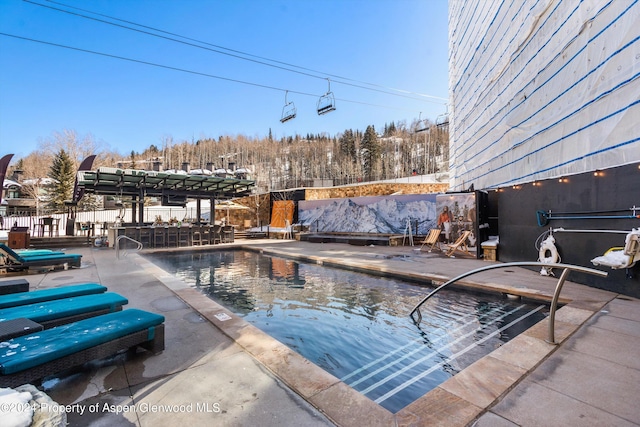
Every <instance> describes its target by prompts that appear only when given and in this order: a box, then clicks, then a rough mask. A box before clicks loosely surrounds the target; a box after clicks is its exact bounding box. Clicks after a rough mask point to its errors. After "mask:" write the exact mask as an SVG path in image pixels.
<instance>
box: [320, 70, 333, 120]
mask: <svg viewBox="0 0 640 427" xmlns="http://www.w3.org/2000/svg"><path fill="white" fill-rule="evenodd" d="M327 82H329V90H328V91H327V93H325V94H324V95H322V96H321V97H320V99H318V105H317V107H318V115H319V116H321V115H323V114H327V113H330V112H332V111H334V110H335V109H336V99H335V97H334V96H333V92H331V81H330V80H329V79H327Z"/></svg>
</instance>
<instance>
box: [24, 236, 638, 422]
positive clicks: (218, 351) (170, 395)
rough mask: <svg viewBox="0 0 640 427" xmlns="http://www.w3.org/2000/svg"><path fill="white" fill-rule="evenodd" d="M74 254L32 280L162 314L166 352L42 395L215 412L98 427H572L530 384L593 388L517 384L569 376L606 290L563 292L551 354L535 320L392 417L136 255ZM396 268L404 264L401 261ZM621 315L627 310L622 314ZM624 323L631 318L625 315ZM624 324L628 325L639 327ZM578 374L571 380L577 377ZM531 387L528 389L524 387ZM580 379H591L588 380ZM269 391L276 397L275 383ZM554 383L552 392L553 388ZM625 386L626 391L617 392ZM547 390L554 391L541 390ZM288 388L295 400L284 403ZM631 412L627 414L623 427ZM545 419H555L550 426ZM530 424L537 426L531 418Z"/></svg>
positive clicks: (414, 265) (495, 277) (305, 247)
mask: <svg viewBox="0 0 640 427" xmlns="http://www.w3.org/2000/svg"><path fill="white" fill-rule="evenodd" d="M240 245H242V246H244V247H253V248H255V249H257V250H262V251H264V252H267V253H272V254H275V255H281V256H286V257H290V258H298V259H302V260H306V261H312V262H318V263H323V264H329V265H343V266H347V267H349V268H352V269H356V270H367V271H373V272H378V273H381V274H390V275H396V276H399V277H403V278H414V279H416V278H421V279H429V280H433V281H435V282H441V281H445V280H446V279H448V278H450V277H453V276H456V275H458V274H461V273H463V272H466V271H469V270H472V269H474V268H477V267H479V266H483V265H486V262H483V261H478V260H475V259H460V258H457V259H449V258H444V257H441V256H438V255H434V254H428V253H416V252H414V251H413V250H412V249H413V248H412V247H375V248H372V247H358V246H350V245H344V244H322V245H318V244H314V243H307V242H293V241H282V240H277V241H274V240H255V241H246V242H240V243H236V244H234V245H229V246H240ZM215 249H216V250H217V249H223V247H216V248H215ZM195 250H201V249H200V248H198V249H195ZM85 251H86V253H87V255H88V257H87V258H86V259H87V261H88V262H93V263H94V267H95V268H91V269H82V270H70V271H66V272H59V273H48V274H46V275H43V276H44V277H43V278H42V280H41V283H40V285H41V286H53V285H60V284H65V283H72V282H78V281H84V280H87V279H90V280H99V281H101V282H102V283H103V284H105V285H106V286H107V287H109V289H110V290H112V291H115V292H119V293H122V294H123V295H125V296H127V297H128V298H129V300H130V305H131V306H135V307H139V308H142V309H146V310H150V311H157V312H159V313H162V314H164V315H165V317H166V319H167V320H166V322H165V323H166V327H167V337H166V350H165V352H164V353H162V354H160V355H158V356H152V357H147V358H144V357H138V358H134V359H131V360H125V361H122V362H119V363H118V365H117V366H113V365H112V364H111V365H108V366H104V367H100V368H97V369H95V370H94V371H92V372H85V373H82V374H80V376H78V375H75V376H73V377H68V378H62V379H60V384H54V386H53V387H52V388H51V389H50V394H51V395H52V397H53V398H54V400H56V401H58V402H60V403H65V404H71V403H80V402H82V403H84V404H86V405H89V404H94V403H96V402H97V403H103V402H111V403H114V404H115V403H119V404H125V405H126V404H129V405H131V404H132V403H135V404H140V403H154V404H155V403H157V404H170V403H172V404H186V403H189V402H192V403H193V404H194V405H195V404H196V403H198V402H213V403H216V404H217V405H216V406H215V407H217V408H219V409H220V411H219V412H217V413H216V412H214V411H212V412H209V413H206V412H195V411H194V412H191V413H189V414H188V418H185V417H184V415H185V414H170V413H153V412H149V411H147V412H144V411H140V410H139V411H137V412H133V413H131V412H130V413H124V412H121V413H118V414H116V413H112V412H108V413H104V412H102V413H99V414H93V415H92V416H93V417H94V418H96V419H98V418H99V419H100V421H101V422H108V424H109V425H125V424H127V425H130V424H129V423H130V422H134V423H135V424H137V425H175V424H176V423H177V422H184V420H185V419H186V420H189V422H191V423H192V424H194V425H200V423H205V422H216V423H218V422H219V423H220V424H224V425H239V424H244V425H249V424H254V425H257V424H260V425H302V424H304V425H328V424H331V422H333V423H335V424H338V425H344V426H350V425H363V424H364V425H467V424H469V423H471V422H473V421H474V420H475V419H477V418H478V417H479V421H478V425H492V424H494V425H495V418H493V417H502V418H503V420H502V421H503V422H504V421H505V419H509V420H512V422H518V423H519V424H521V425H522V424H526V422H522V421H521V420H519V417H527V416H528V414H530V413H531V412H535V416H536V417H547V418H546V419H547V420H548V422H549V420H550V421H552V422H558V421H559V420H562V422H563V424H565V425H571V424H576V425H577V421H579V420H580V417H578V416H577V415H576V418H575V420H576V422H575V423H572V422H571V418H570V417H571V416H572V412H571V410H570V407H567V406H566V404H567V403H566V402H564V401H566V400H567V399H568V398H567V396H568V394H566V393H562V392H560V394H561V395H562V396H561V398H559V397H557V396H555V395H554V393H556V392H554V391H553V390H550V391H547V392H545V393H542V395H540V394H532V393H531V392H530V391H531V390H532V387H533V386H537V385H538V383H540V382H542V381H549V382H553V381H554V377H558V378H559V379H560V380H562V384H565V383H567V382H568V383H570V384H571V385H572V387H574V388H576V389H577V388H580V389H581V390H590V391H591V392H592V393H594V392H595V391H597V390H598V387H597V386H595V385H586V386H583V387H578V386H576V380H577V379H576V378H572V379H571V380H570V381H567V378H566V377H565V376H564V375H558V374H557V373H549V374H547V375H545V376H544V378H536V375H533V376H532V375H529V374H531V372H532V371H533V372H534V374H535V373H537V372H539V371H540V370H541V369H543V367H544V366H545V359H547V358H550V359H554V358H556V359H554V360H553V364H554V369H553V370H558V369H560V368H561V367H562V366H569V367H570V368H572V366H571V363H572V360H579V361H580V363H584V360H583V359H580V358H575V357H573V356H572V355H570V356H568V357H567V356H565V355H564V354H565V353H567V352H572V348H571V346H574V345H575V344H569V348H568V349H566V350H565V347H566V346H567V343H566V341H567V340H569V341H571V340H572V338H570V337H571V335H573V334H574V332H576V331H577V330H578V329H579V328H580V326H581V325H583V324H584V323H585V322H587V321H588V320H589V319H592V318H593V319H596V318H598V319H599V318H600V317H599V316H601V314H598V313H599V312H600V311H601V310H602V308H603V307H604V306H605V305H606V304H607V303H609V302H610V301H612V300H614V298H615V297H616V295H615V294H613V293H610V292H605V291H600V290H596V289H591V288H587V287H584V286H581V285H576V284H573V283H569V282H568V283H567V284H566V285H565V289H564V291H563V294H562V296H563V300H564V301H565V302H569V303H568V304H567V305H565V306H564V307H563V308H561V309H560V310H559V311H558V313H557V316H556V339H557V340H558V341H562V343H563V344H561V345H560V346H552V345H550V344H547V343H546V342H545V341H544V340H545V338H546V337H547V330H548V324H547V321H546V320H544V321H542V322H540V323H539V324H537V325H536V326H534V327H533V328H531V329H529V330H528V331H526V332H525V333H523V334H522V335H520V336H518V337H517V338H515V339H513V340H512V341H511V342H509V343H508V344H506V345H504V346H502V347H500V348H498V349H497V350H495V351H494V352H493V353H491V354H490V355H488V356H486V357H484V358H483V359H481V360H479V361H478V362H476V363H475V364H474V365H472V366H471V367H470V368H468V369H466V370H464V371H462V372H461V373H460V374H458V375H456V376H455V377H453V378H451V379H450V380H448V381H446V382H445V383H443V384H441V385H440V386H439V387H437V388H436V389H434V390H432V391H431V392H429V393H428V394H426V395H425V396H423V397H422V398H420V399H418V400H417V401H415V402H414V403H412V404H411V405H409V406H407V407H406V408H404V409H402V410H401V411H400V412H398V413H397V414H392V413H390V412H389V411H387V410H385V409H384V408H381V407H380V406H378V405H376V404H375V403H374V402H372V401H370V400H369V399H367V398H366V397H364V396H362V395H361V394H360V393H358V392H357V391H355V390H353V389H351V388H350V387H348V386H346V385H345V384H343V383H342V382H340V381H339V380H338V379H337V378H335V377H333V376H332V375H330V374H328V373H327V372H325V371H324V370H322V369H321V368H319V367H316V366H315V365H313V364H311V363H310V362H308V361H307V360H305V359H304V358H302V357H301V356H299V355H297V354H296V353H295V352H293V351H291V350H290V349H288V348H287V347H285V346H284V345H282V344H280V343H279V342H277V341H276V340H274V339H272V338H271V337H269V336H267V335H265V334H264V333H262V332H261V331H260V330H258V329H257V328H255V327H253V326H251V325H249V324H247V323H246V322H244V321H243V320H242V319H240V318H238V317H236V316H235V315H233V314H232V313H230V312H228V311H227V310H225V309H224V308H222V307H220V306H219V305H217V304H216V303H215V302H213V301H211V300H209V299H208V298H203V296H202V294H201V293H200V292H198V291H196V290H194V289H191V288H189V287H188V286H187V285H186V284H184V283H183V282H181V281H179V280H178V279H176V278H174V277H172V276H170V275H168V274H167V273H166V272H164V271H163V270H161V269H159V268H158V267H156V266H155V265H154V264H152V263H151V262H150V261H147V260H146V259H144V258H143V257H140V256H139V255H135V254H130V255H129V256H127V257H125V258H124V259H122V260H121V261H116V260H115V259H114V258H115V256H114V254H113V252H112V251H110V250H99V249H86V250H85V249H83V250H82V251H81V252H82V253H83V255H84V253H85ZM83 259H85V258H83ZM408 259H411V261H412V262H407V260H408ZM421 261H422V262H421ZM32 277H33V278H35V277H36V276H28V278H29V280H30V281H32V280H31V278H32ZM473 279H474V282H467V285H469V286H472V287H483V288H490V289H492V290H494V291H497V292H504V293H509V294H516V295H525V296H531V297H542V298H547V299H550V297H551V294H552V292H553V288H554V286H555V283H556V280H555V279H554V278H548V277H542V276H539V275H538V274H537V272H532V271H529V270H523V269H513V270H505V271H499V270H497V271H493V272H491V273H484V274H483V275H482V276H478V277H474V278H473ZM32 283H34V282H33V281H32ZM176 297H177V298H176ZM614 302H615V303H616V304H618V305H622V306H623V307H625V306H626V305H627V304H628V305H632V306H633V307H635V308H638V307H640V303H638V301H637V300H633V299H620V298H615V301H614ZM614 302H612V303H611V304H613V303H614ZM185 303H186V304H185ZM633 307H632V309H633ZM632 309H630V310H629V312H633V310H632ZM616 310H621V309H620V308H617V309H616ZM638 311H639V310H635V312H638ZM594 314H597V316H594ZM633 316H635V314H633V315H631V316H628V317H633ZM205 319H206V321H205ZM593 319H592V320H591V321H593ZM615 319H617V317H615V316H609V317H607V320H608V321H611V320H615ZM626 321H628V322H640V318H638V319H626ZM212 325H215V327H213V326H212ZM589 330H591V329H589ZM635 330H636V331H637V330H638V329H637V328H636V329H635ZM220 331H221V332H222V333H221V332H220ZM582 335H584V334H582ZM587 335H588V334H587ZM612 336H615V334H613V333H609V334H607V337H608V339H610V338H611V337H612ZM584 340H585V338H584V337H583V338H580V342H588V340H587V341H584ZM629 343H637V346H638V348H640V337H638V338H636V340H635V341H633V340H630V339H629V337H628V336H624V339H623V344H621V345H623V346H627V347H628V346H629V345H630V344H629ZM634 345H635V344H634ZM603 347H604V346H603ZM606 347H607V348H611V343H607V346H606ZM594 348H595V347H594ZM598 348H600V347H598ZM638 348H635V353H634V352H633V350H629V349H625V350H624V352H623V353H624V354H638ZM558 350H559V351H558ZM630 351H631V352H630ZM554 352H555V354H552V353H554ZM614 352H615V351H614ZM615 353H616V355H618V354H620V353H619V352H615ZM558 354H560V355H559V356H557V355H558ZM558 357H559V358H560V359H559V360H557V358H558ZM618 357H619V356H618ZM256 361H257V363H256ZM625 363H626V362H625ZM633 363H636V362H633ZM627 364H628V363H627ZM261 367H262V368H261ZM264 368H266V370H264ZM580 368H582V367H581V366H579V367H578V368H577V369H578V371H575V372H573V373H574V374H575V375H579V369H580ZM572 369H573V368H572ZM627 369H628V368H627ZM633 369H634V370H633V372H632V375H631V376H630V373H629V372H626V373H623V378H621V379H620V381H621V382H622V383H625V384H626V383H629V384H630V385H629V386H627V388H626V389H625V388H624V384H623V388H622V391H618V390H614V391H610V390H607V391H606V395H609V394H611V393H613V394H614V395H615V396H618V395H619V394H621V393H629V394H627V396H634V395H637V392H638V391H639V390H638V387H639V386H638V385H637V384H638V383H639V382H638V381H635V382H633V381H631V380H628V379H625V378H632V379H633V378H640V375H638V369H640V366H635V365H634V366H633ZM553 370H552V372H553ZM570 371H571V370H570ZM633 375H636V376H637V377H634V376H633ZM532 377H533V378H534V379H533V380H531V379H530V378H532ZM595 380H602V381H607V382H610V381H611V372H610V371H607V374H606V379H602V378H600V379H598V378H596V379H595ZM589 381H594V380H593V378H591V377H589ZM280 382H282V383H284V384H286V386H287V387H282V385H279V384H280ZM519 383H520V384H519ZM532 384H533V385H532ZM562 384H561V385H559V386H558V388H555V390H560V389H562ZM514 387H516V390H520V389H522V387H524V389H522V390H521V391H520V392H516V391H515V390H514V391H513V392H509V391H510V390H511V389H513V388H514ZM629 387H632V388H633V389H631V390H629ZM533 388H535V387H533ZM550 389H554V387H553V386H550ZM291 390H293V391H294V392H295V393H291ZM534 391H535V390H534ZM298 396H301V397H302V398H303V399H304V400H301V399H299V397H298ZM527 399H533V401H530V400H527ZM605 400H607V399H606V398H605V399H603V398H602V397H599V398H597V399H594V403H593V404H591V406H589V404H586V405H587V406H588V407H589V408H588V409H589V414H590V416H592V417H594V418H593V419H597V420H600V421H601V422H604V423H613V424H617V425H620V422H622V421H625V420H626V421H627V422H629V421H631V420H632V421H631V422H636V423H637V422H638V421H640V420H638V419H637V411H635V404H633V403H632V402H628V405H627V406H624V399H620V398H617V399H616V403H615V405H616V407H614V408H611V409H609V408H604V409H603V408H602V407H601V406H602V403H601V402H603V401H605ZM547 401H548V404H549V405H556V404H557V402H561V401H563V402H564V404H563V406H562V408H559V409H557V411H555V410H550V409H544V408H545V407H546V406H544V404H545V403H547ZM575 401H576V402H578V403H575V404H576V405H578V404H579V405H585V401H586V400H585V399H584V398H582V397H579V398H575ZM621 402H622V403H621ZM507 403H508V404H507ZM569 403H571V402H569ZM494 405H495V406H494ZM620 406H623V408H622V409H621V408H620ZM200 407H201V408H203V407H204V406H200ZM514 408H518V410H515V409H514ZM532 408H535V409H532ZM625 411H626V412H625ZM620 412H623V413H620ZM618 413H620V414H619V415H617V414H618ZM628 413H630V414H631V415H629V414H628ZM633 414H636V418H635V419H634V418H633V416H634V415H633ZM574 415H575V414H574ZM325 416H326V418H325ZM556 416H557V417H561V418H553V417H556ZM618 416H619V418H617V417H618ZM87 417H88V415H87V414H84V415H83V416H79V415H73V414H71V416H70V423H71V425H74V424H75V425H86V424H87V423H88V422H89V421H90V418H87ZM549 417H551V418H549ZM567 417H569V418H567ZM534 419H536V420H537V421H538V422H539V421H540V418H534ZM329 420H330V421H331V422H330V421H329ZM567 420H568V421H567ZM483 422H484V423H486V424H482V423H483ZM548 422H547V424H548Z"/></svg>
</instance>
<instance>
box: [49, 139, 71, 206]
mask: <svg viewBox="0 0 640 427" xmlns="http://www.w3.org/2000/svg"><path fill="white" fill-rule="evenodd" d="M75 175H76V171H75V168H74V166H73V160H71V157H69V155H68V154H67V152H66V151H65V150H64V149H61V150H60V151H58V153H56V155H55V156H54V158H53V163H52V164H51V168H49V178H52V179H53V183H51V185H49V186H48V194H49V200H48V203H47V205H48V207H49V208H50V209H51V210H53V211H55V212H64V209H65V206H64V202H65V200H71V198H72V196H73V194H72V193H73V185H74V183H75Z"/></svg>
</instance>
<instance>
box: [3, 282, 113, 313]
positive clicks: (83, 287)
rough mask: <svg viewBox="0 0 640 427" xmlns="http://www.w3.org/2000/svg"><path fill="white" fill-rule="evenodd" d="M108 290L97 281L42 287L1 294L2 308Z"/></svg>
mask: <svg viewBox="0 0 640 427" xmlns="http://www.w3.org/2000/svg"><path fill="white" fill-rule="evenodd" d="M106 291H107V288H106V287H105V286H102V285H99V284H97V283H82V284H79V285H68V286H62V287H60V288H50V289H40V290H37V291H31V292H18V293H15V294H7V295H0V309H3V308H9V307H17V306H19V305H27V304H35V303H38V302H44V301H52V300H56V299H61V298H70V297H77V296H81V295H93V294H101V293H104V292H106Z"/></svg>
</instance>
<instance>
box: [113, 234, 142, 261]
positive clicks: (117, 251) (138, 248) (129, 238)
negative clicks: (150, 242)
mask: <svg viewBox="0 0 640 427" xmlns="http://www.w3.org/2000/svg"><path fill="white" fill-rule="evenodd" d="M122 239H127V240H130V241H132V242H133V243H135V244H136V250H138V251H140V250H142V248H143V245H142V243H140V242H138V241H137V240H135V239H132V238H131V237H129V236H118V237H117V238H116V244H115V247H116V258H117V259H120V240H122ZM123 254H124V255H127V252H126V251H125V252H123Z"/></svg>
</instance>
